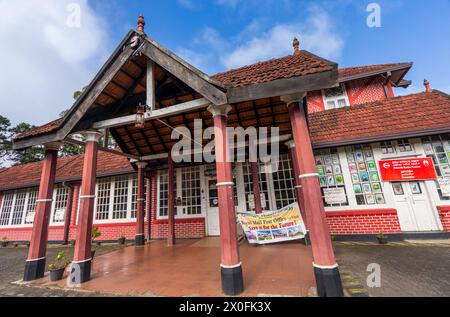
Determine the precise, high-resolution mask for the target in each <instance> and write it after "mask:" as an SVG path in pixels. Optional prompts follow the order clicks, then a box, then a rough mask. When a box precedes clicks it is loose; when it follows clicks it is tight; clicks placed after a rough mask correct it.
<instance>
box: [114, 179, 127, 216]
mask: <svg viewBox="0 0 450 317" xmlns="http://www.w3.org/2000/svg"><path fill="white" fill-rule="evenodd" d="M128 178H129V177H128V176H120V177H116V178H115V179H114V203H113V219H126V218H127V209H128Z"/></svg>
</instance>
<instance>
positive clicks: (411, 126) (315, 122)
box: [310, 90, 450, 146]
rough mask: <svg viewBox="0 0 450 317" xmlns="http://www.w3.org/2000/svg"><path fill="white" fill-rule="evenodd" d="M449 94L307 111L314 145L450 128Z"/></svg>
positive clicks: (422, 95)
mask: <svg viewBox="0 0 450 317" xmlns="http://www.w3.org/2000/svg"><path fill="white" fill-rule="evenodd" d="M449 114H450V96H448V95H446V94H444V93H442V92H439V91H436V90H435V91H433V92H431V93H419V94H413V95H408V96H403V97H397V98H392V99H390V100H385V101H377V102H372V103H368V104H363V105H357V106H351V107H347V108H341V109H335V110H328V111H322V112H317V113H313V114H311V115H310V129H311V138H312V142H313V144H314V145H315V146H322V145H323V146H327V145H332V144H336V145H338V144H345V143H351V142H353V141H354V142H358V141H361V140H366V141H370V140H374V139H376V138H392V137H394V138H395V137H396V136H400V135H402V134H404V135H409V134H416V135H420V134H421V133H427V132H430V131H432V130H433V131H437V130H439V129H442V130H446V129H447V130H449V131H450V115H449ZM362 142H364V141H362Z"/></svg>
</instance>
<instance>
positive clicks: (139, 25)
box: [137, 14, 145, 33]
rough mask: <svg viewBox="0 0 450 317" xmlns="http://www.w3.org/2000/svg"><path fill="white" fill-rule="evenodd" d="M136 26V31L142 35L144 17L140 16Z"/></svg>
mask: <svg viewBox="0 0 450 317" xmlns="http://www.w3.org/2000/svg"><path fill="white" fill-rule="evenodd" d="M137 24H138V30H139V31H141V32H142V33H144V28H145V20H144V15H143V14H141V15H140V16H139V18H138V20H137Z"/></svg>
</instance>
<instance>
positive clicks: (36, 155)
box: [9, 122, 44, 165]
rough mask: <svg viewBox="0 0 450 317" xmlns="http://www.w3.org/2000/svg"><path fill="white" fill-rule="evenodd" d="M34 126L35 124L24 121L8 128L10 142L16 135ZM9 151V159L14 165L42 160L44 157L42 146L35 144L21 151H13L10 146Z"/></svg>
mask: <svg viewBox="0 0 450 317" xmlns="http://www.w3.org/2000/svg"><path fill="white" fill-rule="evenodd" d="M35 128H36V126H34V125H31V124H29V123H25V122H22V123H19V124H18V125H16V126H15V127H13V128H10V129H9V132H10V142H11V144H12V140H14V139H15V138H16V137H17V136H19V135H20V134H22V133H25V132H28V131H30V130H32V129H35ZM9 153H10V154H9V160H10V161H12V163H13V164H14V165H18V164H27V163H32V162H37V161H40V160H42V159H43V158H44V147H43V146H41V145H37V146H32V147H30V148H28V149H26V150H21V151H14V150H12V147H11V148H10V150H9Z"/></svg>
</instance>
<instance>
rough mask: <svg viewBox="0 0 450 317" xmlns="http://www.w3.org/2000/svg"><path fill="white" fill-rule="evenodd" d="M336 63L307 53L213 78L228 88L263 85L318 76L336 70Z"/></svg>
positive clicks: (217, 75) (249, 66)
mask: <svg viewBox="0 0 450 317" xmlns="http://www.w3.org/2000/svg"><path fill="white" fill-rule="evenodd" d="M333 64H334V63H331V62H330V61H326V60H324V59H322V58H319V57H318V56H316V55H313V54H311V53H309V52H307V51H304V50H303V51H300V53H299V54H298V55H289V56H286V57H282V58H276V59H271V60H269V61H265V62H259V63H256V64H252V65H248V66H244V67H241V68H237V69H233V70H229V71H227V72H224V73H219V74H216V75H213V76H211V78H213V79H215V80H217V81H219V82H221V83H222V84H223V85H225V86H226V87H242V86H247V85H254V84H262V83H265V82H269V81H274V80H278V79H286V78H292V77H299V76H305V75H309V74H316V73H321V72H326V71H332V70H333V69H334V67H333V66H334V65H333Z"/></svg>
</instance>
